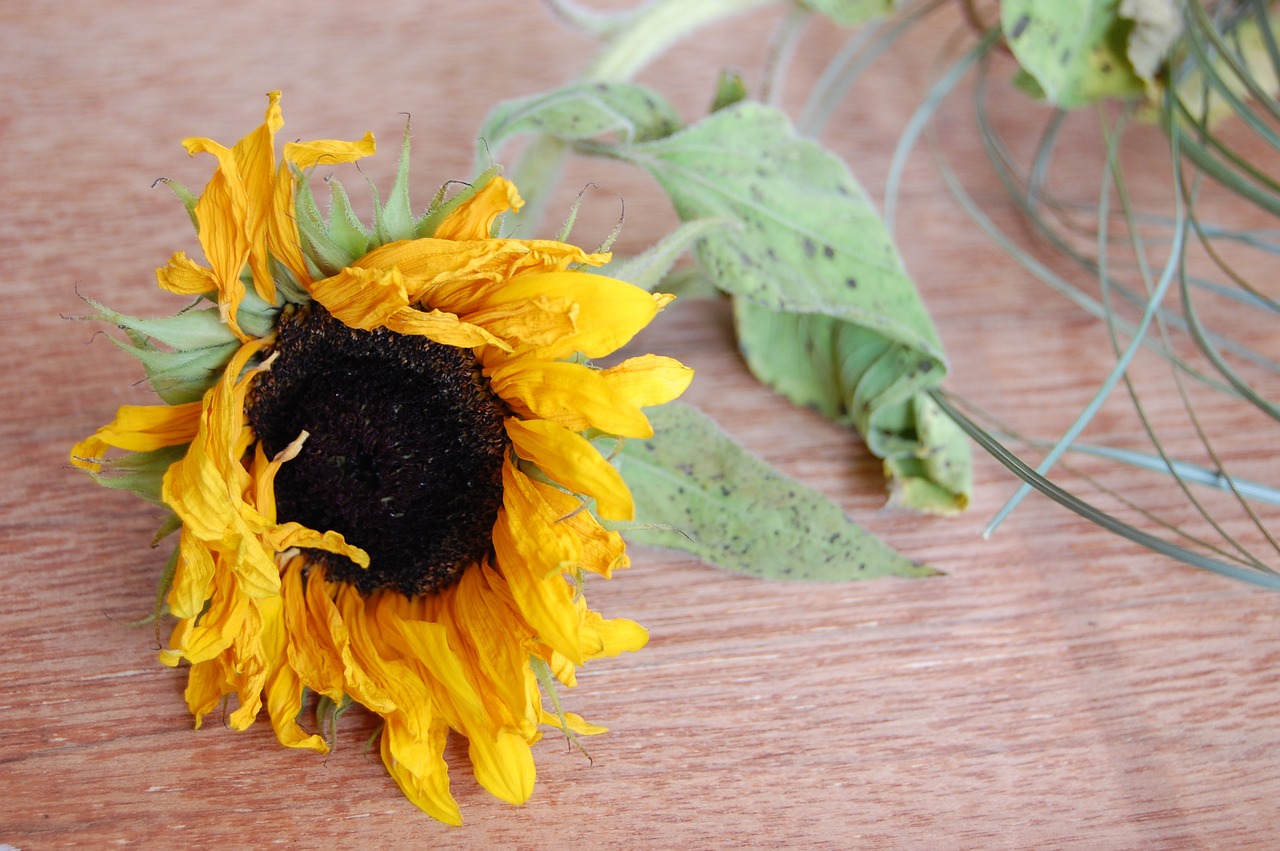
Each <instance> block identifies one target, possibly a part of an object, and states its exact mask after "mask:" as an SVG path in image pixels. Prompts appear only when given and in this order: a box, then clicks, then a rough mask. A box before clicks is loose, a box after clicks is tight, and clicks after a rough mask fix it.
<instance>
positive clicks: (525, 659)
mask: <svg viewBox="0 0 1280 851" xmlns="http://www.w3.org/2000/svg"><path fill="white" fill-rule="evenodd" d="M499 584H505V580H504V579H503V578H502V576H501V575H499V574H498V573H497V572H496V571H495V570H493V568H491V567H489V566H488V564H477V565H474V566H473V567H471V568H470V569H468V570H465V571H463V573H462V576H461V577H460V578H459V580H458V584H457V585H455V586H454V587H453V588H450V589H448V590H446V591H445V592H443V593H442V594H441V596H442V597H443V599H444V601H445V604H446V605H445V607H444V609H443V611H442V614H441V618H442V622H443V623H444V624H445V626H446V627H447V628H448V630H449V631H450V640H449V643H450V645H451V646H456V647H457V648H458V652H459V653H461V654H463V655H464V656H465V658H466V661H465V664H466V665H467V666H468V667H469V668H470V669H471V670H472V671H473V672H474V674H473V678H474V679H475V680H477V682H478V686H479V687H478V692H479V696H480V700H481V701H482V702H483V703H484V705H485V711H486V714H487V715H488V716H489V717H490V718H493V719H501V720H502V723H503V724H505V725H509V726H513V727H522V728H524V727H526V725H528V724H529V723H530V721H531V720H534V721H535V723H536V719H529V718H528V717H527V715H526V709H527V706H528V704H529V697H530V695H529V693H528V689H527V688H526V685H525V673H526V671H527V670H528V667H529V654H528V652H527V651H526V650H525V649H524V646H523V643H524V642H523V639H524V636H525V635H526V634H527V631H528V626H527V625H526V624H525V623H524V621H523V619H522V618H521V617H520V616H519V614H518V613H517V612H516V611H514V609H513V608H512V606H511V605H509V604H508V603H507V602H506V601H505V599H504V598H506V597H509V592H507V593H502V592H499V591H498V590H496V589H495V586H496V585H499ZM454 636H457V638H456V639H455V638H454ZM527 732H529V733H532V732H533V730H532V729H529V730H527Z"/></svg>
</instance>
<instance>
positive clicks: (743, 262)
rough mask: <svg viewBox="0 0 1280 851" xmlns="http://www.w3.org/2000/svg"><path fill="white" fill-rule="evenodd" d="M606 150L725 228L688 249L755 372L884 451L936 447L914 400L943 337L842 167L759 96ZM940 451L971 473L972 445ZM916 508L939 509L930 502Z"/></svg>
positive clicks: (904, 453) (933, 379)
mask: <svg viewBox="0 0 1280 851" xmlns="http://www.w3.org/2000/svg"><path fill="white" fill-rule="evenodd" d="M605 152H606V153H609V154H610V155H612V156H618V157H621V158H623V159H627V160H630V161H632V162H635V163H636V164H638V165H640V166H642V167H644V168H645V169H647V170H648V171H649V172H650V173H651V174H652V175H653V176H654V178H655V179H657V181H658V182H659V183H660V184H661V185H662V187H663V188H664V189H665V190H666V191H667V194H668V195H669V196H670V197H671V200H672V203H673V204H674V205H675V208H676V211H677V213H678V214H679V215H680V218H681V219H683V220H685V221H694V220H699V219H705V218H720V219H728V220H729V221H730V222H732V223H733V226H731V227H723V228H719V229H716V230H714V231H711V232H709V233H707V234H706V235H705V236H704V237H703V238H702V240H701V241H700V242H699V244H698V246H697V256H698V260H699V262H700V263H701V265H702V267H703V268H704V269H705V270H706V271H707V273H708V274H709V275H710V277H711V278H712V279H713V280H714V281H715V282H716V284H717V286H718V287H719V288H720V289H721V290H723V291H724V292H727V293H729V294H730V295H733V296H734V297H735V304H736V312H737V318H738V333H739V343H740V345H741V348H742V350H743V354H744V355H745V357H746V359H747V363H748V365H749V366H750V367H751V368H752V370H753V372H755V374H756V375H757V376H758V377H759V378H760V379H761V380H762V381H764V382H766V383H767V384H769V385H770V386H772V387H774V388H775V389H776V390H778V391H779V392H780V393H782V394H783V395H785V396H787V397H788V398H789V399H791V400H792V401H794V402H795V403H796V404H800V405H811V406H814V407H816V408H817V409H818V410H820V411H822V413H823V414H824V415H826V416H828V417H830V418H831V419H833V420H836V421H837V422H841V423H846V424H850V425H852V426H854V427H855V428H856V429H857V430H858V431H859V432H860V433H861V434H862V435H863V437H864V438H865V439H866V441H867V445H868V447H869V448H870V449H871V451H872V452H874V453H875V454H876V455H877V456H879V457H882V458H889V457H912V458H918V457H924V456H927V455H929V454H932V453H934V452H935V451H937V449H936V447H929V446H924V445H922V444H921V442H920V440H919V434H920V429H919V427H918V423H917V422H916V419H915V414H916V410H917V409H916V408H915V407H914V406H913V402H912V400H913V399H914V398H915V397H916V396H917V395H918V394H920V393H922V392H924V391H925V390H927V389H929V388H931V387H936V386H937V385H938V384H939V383H940V382H941V381H942V379H943V377H944V376H945V374H946V362H945V360H944V357H943V354H942V345H941V343H940V342H939V340H938V335H937V332H936V331H935V330H934V327H933V323H932V321H931V320H930V319H929V315H928V313H927V312H926V310H925V308H924V305H923V303H922V302H921V301H920V298H919V295H918V294H917V292H916V289H915V285H914V284H913V283H912V281H911V279H910V278H909V277H908V275H907V273H906V270H905V268H904V267H903V264H902V260H901V258H900V257H899V255H898V251H897V248H896V247H895V246H894V244H893V239H892V238H891V236H890V235H889V232H888V230H887V229H886V228H885V226H884V224H883V222H882V221H881V219H880V217H879V215H878V214H877V213H876V211H875V209H874V207H873V206H872V204H871V202H870V200H869V199H868V198H867V196H866V193H865V192H863V190H862V188H861V186H859V185H858V183H857V181H856V180H855V179H854V178H853V175H851V174H850V173H849V170H848V169H847V168H846V167H845V165H844V163H843V162H841V161H840V160H839V159H837V158H836V157H834V156H832V155H831V154H830V153H828V152H827V151H825V150H823V149H822V148H821V147H819V146H818V145H817V144H816V143H814V142H812V141H809V140H807V139H801V138H800V137H798V136H797V135H796V134H795V132H794V130H793V129H792V128H791V125H790V123H789V122H788V121H787V119H786V117H785V116H784V115H782V114H781V113H780V112H778V111H777V110H774V109H771V108H769V107H766V106H763V105H760V104H756V103H743V104H739V105H738V106H734V107H730V108H728V109H725V110H722V111H720V112H717V113H714V114H712V115H710V116H708V117H707V118H705V119H703V120H702V121H700V122H699V123H698V124H696V125H694V126H692V127H690V128H688V129H686V130H684V131H682V132H680V133H677V134H675V135H673V136H671V137H669V138H666V139H662V140H659V141H655V142H651V143H647V144H642V145H636V146H633V147H618V148H615V149H612V150H609V151H605ZM948 451H949V452H952V454H953V458H955V459H959V458H960V456H962V455H963V456H964V457H965V459H966V460H964V462H963V465H964V466H965V468H966V469H967V466H968V461H967V452H968V444H967V443H964V442H963V441H961V442H960V444H959V446H953V447H950V448H949V450H948ZM890 469H891V471H895V472H896V471H900V470H906V469H908V467H907V466H906V465H895V466H892V467H891V468H890ZM955 480H962V481H966V482H967V476H960V477H958V478H955V479H953V481H955ZM936 484H939V485H940V486H942V487H944V488H945V489H947V490H948V491H950V490H951V488H952V485H951V484H950V483H946V484H944V483H942V482H936ZM899 490H901V492H903V493H910V492H911V491H913V490H916V489H914V488H913V489H905V488H902V489H899ZM967 498H968V492H967V490H965V491H963V492H958V493H953V494H952V503H953V505H955V506H957V507H959V506H962V505H964V504H965V503H966V502H967ZM908 504H911V503H908ZM919 507H920V508H921V509H922V510H935V505H934V501H932V500H930V502H929V506H928V507H926V506H919Z"/></svg>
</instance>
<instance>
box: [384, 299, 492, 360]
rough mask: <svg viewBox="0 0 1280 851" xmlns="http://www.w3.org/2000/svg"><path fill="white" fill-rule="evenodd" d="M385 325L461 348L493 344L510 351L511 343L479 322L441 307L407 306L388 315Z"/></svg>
mask: <svg viewBox="0 0 1280 851" xmlns="http://www.w3.org/2000/svg"><path fill="white" fill-rule="evenodd" d="M383 324H384V326H385V327H386V328H388V329H389V330H392V331H395V332H396V333H397V334H410V335H416V336H422V337H426V338H427V339H428V340H433V341H435V342H437V343H442V344H444V345H446V346H454V347H456V348H460V349H470V348H473V347H475V346H485V345H491V346H497V347H498V348H499V349H501V350H504V351H511V346H509V345H507V344H506V343H505V342H503V341H502V340H499V339H498V338H497V337H495V336H494V335H493V334H490V333H489V332H488V331H486V330H485V329H484V328H482V327H480V326H479V325H472V324H471V323H469V322H463V321H461V320H460V319H458V317H456V316H454V315H453V314H452V313H445V312H444V311H441V310H430V311H427V310H416V309H414V308H412V307H404V308H401V309H400V310H397V311H396V312H395V313H393V314H391V316H389V317H387V320H386V322H385V323H383Z"/></svg>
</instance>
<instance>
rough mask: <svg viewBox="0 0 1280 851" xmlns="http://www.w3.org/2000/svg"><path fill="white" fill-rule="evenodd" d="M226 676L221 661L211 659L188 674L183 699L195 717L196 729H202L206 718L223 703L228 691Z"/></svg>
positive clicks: (196, 665) (201, 663)
mask: <svg viewBox="0 0 1280 851" xmlns="http://www.w3.org/2000/svg"><path fill="white" fill-rule="evenodd" d="M225 686H226V676H225V675H224V673H223V664H222V660H221V659H210V660H208V661H206V662H199V663H197V664H195V665H192V666H191V670H190V671H189V672H188V673H187V688H186V690H185V691H184V692H183V697H184V698H185V699H186V702H187V710H188V711H189V712H190V713H191V714H192V716H194V717H195V728H196V729H197V730H199V729H200V725H201V723H203V721H204V716H205V715H208V714H209V713H210V712H212V711H213V710H214V709H215V708H217V706H218V703H219V702H221V700H222V696H223V695H224V694H226V693H227V691H226V688H225Z"/></svg>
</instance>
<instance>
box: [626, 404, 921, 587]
mask: <svg viewBox="0 0 1280 851" xmlns="http://www.w3.org/2000/svg"><path fill="white" fill-rule="evenodd" d="M647 413H648V414H649V419H650V421H651V422H652V423H653V426H654V430H655V435H654V437H652V438H650V439H648V440H628V441H625V442H624V443H623V445H622V449H621V451H620V452H619V453H618V456H617V457H616V458H615V463H617V464H618V467H619V469H620V470H621V471H622V475H623V477H624V478H625V479H626V481H627V485H628V486H629V487H630V488H631V492H632V494H633V496H634V497H635V500H636V520H635V522H634V523H633V524H630V525H629V526H628V527H626V528H624V531H626V532H627V535H628V537H630V538H631V539H632V540H633V541H635V542H636V543H640V544H653V545H657V546H664V547H673V548H676V549H680V550H684V551H686V552H690V553H693V554H694V555H696V556H698V557H699V558H702V559H704V560H706V561H708V562H711V563H712V564H716V565H718V566H720V567H724V568H728V569H730V570H735V571H738V572H741V573H746V574H750V575H752V576H759V577H764V578H768V579H793V580H810V581H824V582H840V581H848V580H855V579H870V578H873V577H878V576H913V577H914V576H931V575H935V574H936V573H937V571H935V570H934V569H933V568H930V567H927V566H925V565H921V564H917V563H915V562H913V561H911V560H910V559H908V558H906V557H905V556H902V555H901V554H899V553H897V552H895V551H894V550H893V549H891V548H889V547H888V546H886V545H885V544H884V543H882V542H881V541H880V540H879V539H878V538H876V537H875V536H874V535H872V534H870V533H869V532H867V531H866V530H865V529H863V528H861V527H860V526H858V525H857V524H855V523H854V522H853V521H852V520H850V519H849V518H848V517H847V516H846V515H845V514H844V512H843V511H842V510H841V509H840V507H839V506H837V505H836V504H835V503H833V502H831V501H830V500H828V499H827V498H826V497H824V496H823V495H822V494H820V493H818V492H817V491H815V490H813V489H812V488H809V487H806V486H805V485H802V484H800V483H799V482H797V481H795V480H793V479H790V478H787V477H786V476H784V475H782V474H781V473H778V472H777V471H776V470H773V469H772V468H771V467H769V466H768V465H767V464H765V463H764V462H763V461H761V460H760V459H759V458H757V457H756V456H754V455H752V454H750V453H749V452H747V451H746V450H745V449H743V448H742V447H741V446H739V445H738V444H737V443H735V442H734V441H733V440H732V439H731V438H730V437H729V436H728V435H726V434H725V433H724V432H723V431H721V429H720V427H719V426H718V425H716V424H715V422H714V421H712V420H711V419H710V418H708V417H707V416H706V415H705V414H702V413H700V412H699V411H697V410H696V409H694V408H690V407H689V406H687V405H681V404H679V403H671V404H667V405H663V406H661V407H659V408H655V409H652V410H650V411H648V412H647ZM646 527H647V528H646Z"/></svg>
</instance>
